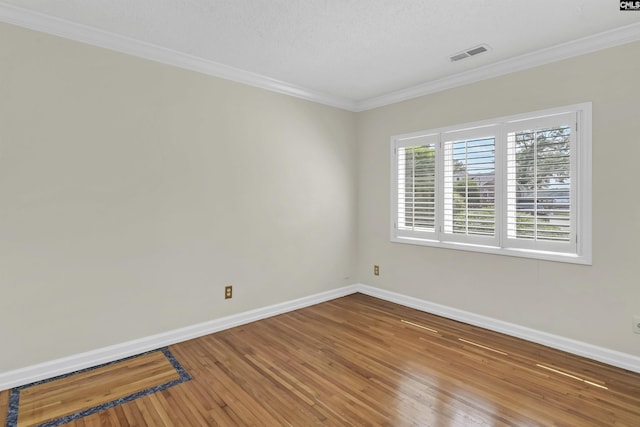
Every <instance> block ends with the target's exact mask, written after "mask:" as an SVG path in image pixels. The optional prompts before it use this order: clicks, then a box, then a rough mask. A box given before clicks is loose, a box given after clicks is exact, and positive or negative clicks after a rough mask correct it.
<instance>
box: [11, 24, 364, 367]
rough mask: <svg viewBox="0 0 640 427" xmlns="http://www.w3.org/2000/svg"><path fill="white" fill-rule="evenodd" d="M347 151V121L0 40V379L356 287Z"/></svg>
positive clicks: (48, 47) (120, 60)
mask: <svg viewBox="0 0 640 427" xmlns="http://www.w3.org/2000/svg"><path fill="white" fill-rule="evenodd" d="M355 142H356V133H355V118H354V114H353V113H349V112H346V111H342V110H339V109H335V108H330V107H326V106H322V105H319V104H314V103H311V102H307V101H303V100H299V99H295V98H291V97H288V96H284V95H280V94H276V93H272V92H269V91H265V90H260V89H256V88H252V87H248V86H243V85H240V84H235V83H232V82H229V81H224V80H221V79H216V78H213V77H208V76H205V75H201V74H197V73H193V72H189V71H185V70H181V69H178V68H174V67H169V66H164V65H161V64H158V63H154V62H150V61H145V60H142V59H137V58H134V57H130V56H126V55H122V54H118V53H114V52H111V51H108V50H104V49H100V48H96V47H91V46H87V45H83V44H80V43H76V42H72V41H67V40H63V39H59V38H56V37H53V36H49V35H44V34H40V33H36V32H32V31H29V30H24V29H19V28H16V27H12V26H9V25H6V24H0V292H1V293H0V325H2V326H1V327H0V348H1V349H2V351H0V372H4V371H8V370H12V369H16V368H19V367H24V366H29V365H32V364H34V363H38V362H43V361H49V360H52V359H55V358H59V357H63V356H67V355H73V354H77V353H80V352H84V351H88V350H93V349H97V348H100V347H103V346H107V345H111V344H118V343H122V342H125V341H127V340H131V339H135V338H140V337H145V336H148V335H151V334H154V333H159V332H164V331H168V330H171V329H174V328H178V327H183V326H187V325H193V324H196V323H199V322H204V321H207V320H210V319H214V318H218V317H221V316H224V315H229V314H233V313H238V312H242V311H246V310H249V309H253V308H257V307H263V306H266V305H270V304H274V303H278V302H283V301H288V300H291V299H295V298H298V297H302V296H308V295H310V294H314V293H317V292H322V291H326V290H329V289H334V288H337V287H340V286H344V285H346V284H351V283H354V282H356V281H357V278H356V275H355V269H356V267H355V254H356V240H355V238H356V227H355V220H356V210H355V209H356V182H357V180H356V175H355V165H356V160H355V154H356V152H355ZM226 284H233V285H234V298H233V299H232V300H230V301H226V302H225V301H224V300H223V287H224V285H226Z"/></svg>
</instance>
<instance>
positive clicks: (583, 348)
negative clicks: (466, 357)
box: [357, 284, 640, 373]
mask: <svg viewBox="0 0 640 427" xmlns="http://www.w3.org/2000/svg"><path fill="white" fill-rule="evenodd" d="M357 290H358V292H360V293H363V294H365V295H370V296H372V297H376V298H380V299H383V300H385V301H389V302H394V303H396V304H400V305H403V306H405V307H411V308H415V309H416V310H420V311H424V312H427V313H431V314H436V315H438V316H442V317H446V318H448V319H453V320H458V321H460V322H464V323H468V324H470V325H474V326H479V327H481V328H485V329H489V330H492V331H496V332H501V333H503V334H506V335H511V336H513V337H517V338H522V339H524V340H527V341H532V342H535V343H538V344H542V345H546V346H547V347H552V348H555V349H558V350H562V351H566V352H568V353H572V354H576V355H578V356H583V357H586V358H588V359H593V360H597V361H599V362H603V363H606V364H608V365H612V366H617V367H619V368H623V369H627V370H629V371H633V372H638V373H640V357H638V356H634V355H631V354H627V353H622V352H619V351H615V350H610V349H607V348H604V347H598V346H595V345H593V344H588V343H585V342H581V341H576V340H572V339H570V338H565V337H561V336H558V335H553V334H549V333H546V332H541V331H538V330H535V329H531V328H526V327H524V326H519V325H516V324H513V323H509V322H504V321H502V320H497V319H493V318H491V317H486V316H481V315H478V314H474V313H470V312H468V311H464V310H459V309H457V308H452V307H448V306H445V305H440V304H435V303H432V302H429V301H425V300H422V299H419V298H414V297H410V296H407V295H402V294H398V293H395V292H391V291H386V290H384V289H379V288H375V287H373V286H368V285H363V284H358V285H357Z"/></svg>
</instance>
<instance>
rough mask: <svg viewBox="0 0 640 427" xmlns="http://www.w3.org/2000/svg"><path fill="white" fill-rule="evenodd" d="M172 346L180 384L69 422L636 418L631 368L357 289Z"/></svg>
mask: <svg viewBox="0 0 640 427" xmlns="http://www.w3.org/2000/svg"><path fill="white" fill-rule="evenodd" d="M170 350H171V352H172V353H173V355H174V356H175V357H176V359H177V360H178V361H179V362H180V363H181V364H182V366H183V367H184V368H185V369H186V370H187V371H188V372H189V373H190V374H191V376H192V377H193V379H192V380H191V381H188V382H185V383H182V384H179V385H176V386H174V387H172V388H169V389H166V390H163V391H160V392H157V393H154V394H152V395H148V396H145V397H142V398H139V399H137V400H134V401H132V402H129V403H125V404H122V405H119V406H116V407H114V408H111V409H108V410H106V411H104V412H101V413H97V414H94V415H91V416H88V417H85V418H83V419H80V420H76V421H74V422H72V423H70V424H68V425H69V426H134V425H138V426H145V425H150V426H156V425H157V426H163V425H165V426H174V425H175V426H216V425H220V426H281V425H284V426H288V425H290V426H302V427H306V426H313V425H327V426H348V425H354V426H367V425H370V426H378V425H379V426H394V427H396V426H410V425H411V426H417V425H420V426H550V425H561V426H640V374H635V373H632V372H628V371H624V370H622V369H618V368H614V367H611V366H607V365H603V364H601V363H598V362H594V361H590V360H587V359H583V358H580V357H577V356H573V355H569V354H566V353H563V352H560V351H557V350H553V349H550V348H547V347H543V346H539V345H536V344H532V343H529V342H526V341H522V340H519V339H516V338H512V337H508V336H505V335H501V334H498V333H494V332H490V331H486V330H482V329H479V328H476V327H472V326H470V325H466V324H462V323H457V322H454V321H450V320H447V319H443V318H440V317H437V316H433V315H429V314H426V313H423V312H420V311H416V310H412V309H409V308H406V307H402V306H399V305H395V304H392V303H388V302H385V301H381V300H378V299H375V298H372V297H368V296H365V295H362V294H355V295H350V296H348V297H344V298H340V299H337V300H333V301H330V302H326V303H323V304H319V305H316V306H312V307H308V308H305V309H302V310H298V311H295V312H291V313H287V314H283V315H280V316H276V317H273V318H269V319H265V320H261V321H259V322H255V323H252V324H248V325H244V326H241V327H238V328H234V329H230V330H227V331H223V332H219V333H216V334H213V335H208V336H206V337H202V338H198V339H195V340H191V341H188V342H184V343H181V344H177V345H174V346H171V347H170ZM6 400H7V393H6V392H4V393H0V421H2V418H3V417H4V412H5V411H6ZM3 405H5V406H3ZM3 408H4V409H3ZM2 425H4V423H0V426H2Z"/></svg>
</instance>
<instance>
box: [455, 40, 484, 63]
mask: <svg viewBox="0 0 640 427" xmlns="http://www.w3.org/2000/svg"><path fill="white" fill-rule="evenodd" d="M488 51H489V46H488V45H486V44H481V45H480V46H476V47H472V48H470V49H467V50H465V51H463V52H459V53H456V54H454V55H451V56H450V57H449V59H451V62H456V61H460V60H461V59H465V58H469V57H471V56H474V55H478V54H481V53H484V52H488Z"/></svg>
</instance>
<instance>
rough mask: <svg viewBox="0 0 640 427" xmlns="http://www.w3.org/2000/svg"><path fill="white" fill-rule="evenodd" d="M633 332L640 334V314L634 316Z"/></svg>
mask: <svg viewBox="0 0 640 427" xmlns="http://www.w3.org/2000/svg"><path fill="white" fill-rule="evenodd" d="M633 332H634V333H635V334H640V315H635V316H633Z"/></svg>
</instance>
